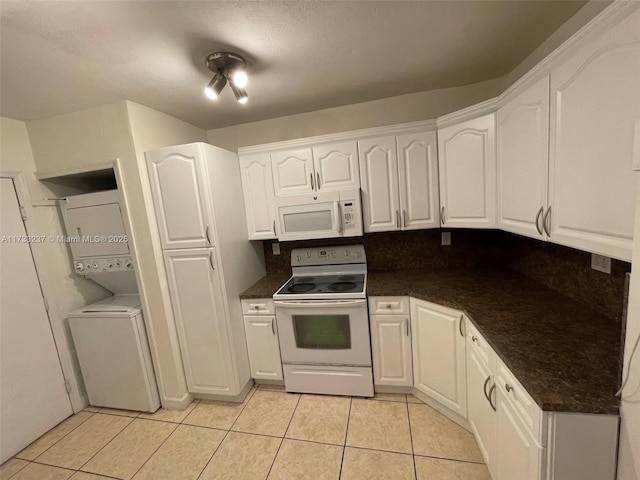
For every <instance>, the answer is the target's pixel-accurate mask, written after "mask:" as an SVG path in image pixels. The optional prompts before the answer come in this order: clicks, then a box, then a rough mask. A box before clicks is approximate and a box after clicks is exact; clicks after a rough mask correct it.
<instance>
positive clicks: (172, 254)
mask: <svg viewBox="0 0 640 480" xmlns="http://www.w3.org/2000/svg"><path fill="white" fill-rule="evenodd" d="M146 158H147V167H148V171H149V181H150V184H151V192H152V196H153V204H154V210H155V214H156V219H157V223H158V232H159V234H160V240H161V244H162V249H163V257H164V263H165V267H166V273H167V281H168V285H169V293H170V297H171V305H172V310H173V316H174V320H175V326H176V330H177V333H178V340H179V343H180V353H181V357H182V362H183V364H184V367H185V373H186V377H187V378H186V380H187V386H188V389H189V392H190V393H194V394H197V395H199V396H204V397H206V398H217V397H224V398H230V397H238V398H237V399H239V398H241V397H242V395H243V394H244V393H245V391H246V390H247V389H248V388H249V387H250V385H251V378H250V377H251V375H250V371H249V362H248V356H247V347H246V342H245V335H244V326H243V320H242V309H241V306H240V300H239V294H240V293H241V292H242V291H243V290H244V289H246V288H247V287H249V286H250V285H251V284H252V283H254V282H255V281H257V280H258V279H259V278H261V277H262V276H263V275H264V273H265V272H264V262H263V258H262V257H261V255H260V253H261V252H259V251H258V250H256V247H255V246H254V245H252V244H251V242H247V241H246V238H247V229H246V224H245V223H244V222H239V221H238V218H242V217H243V215H244V202H243V198H242V189H241V180H240V168H239V164H238V157H237V155H236V154H235V153H232V152H228V151H226V150H222V149H220V148H217V147H214V146H211V145H207V144H205V143H192V144H187V145H179V146H175V147H167V148H162V149H159V150H154V151H150V152H147V153H146Z"/></svg>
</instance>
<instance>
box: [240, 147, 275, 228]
mask: <svg viewBox="0 0 640 480" xmlns="http://www.w3.org/2000/svg"><path fill="white" fill-rule="evenodd" d="M240 174H241V176H242V193H243V195H244V208H245V213H246V217H247V231H248V233H249V240H268V239H272V238H276V213H275V199H274V194H273V173H272V171H271V158H270V156H269V154H268V153H262V154H256V155H247V156H243V157H241V158H240Z"/></svg>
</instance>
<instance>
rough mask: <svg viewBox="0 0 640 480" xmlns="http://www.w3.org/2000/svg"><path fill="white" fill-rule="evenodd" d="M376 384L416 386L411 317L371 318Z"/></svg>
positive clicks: (383, 316) (374, 316)
mask: <svg viewBox="0 0 640 480" xmlns="http://www.w3.org/2000/svg"><path fill="white" fill-rule="evenodd" d="M369 323H370V326H371V356H372V357H373V383H374V384H375V385H401V386H411V385H413V368H412V363H413V361H412V359H411V325H410V323H409V315H370V316H369Z"/></svg>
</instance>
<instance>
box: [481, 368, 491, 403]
mask: <svg viewBox="0 0 640 480" xmlns="http://www.w3.org/2000/svg"><path fill="white" fill-rule="evenodd" d="M489 380H491V375H489V376H488V377H487V379H486V380H485V381H484V385H483V386H482V393H484V398H486V399H487V400H488V401H489V402H491V400H489V394H488V393H487V384H488V383H489Z"/></svg>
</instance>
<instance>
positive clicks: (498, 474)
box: [492, 385, 544, 480]
mask: <svg viewBox="0 0 640 480" xmlns="http://www.w3.org/2000/svg"><path fill="white" fill-rule="evenodd" d="M496 402H497V429H496V447H497V448H496V461H495V464H496V468H495V469H493V471H492V474H493V475H494V478H495V479H496V480H513V479H514V478H517V479H521V480H541V479H543V478H544V477H542V476H541V475H542V474H543V473H544V472H543V470H542V466H541V465H542V454H543V449H542V447H540V446H539V445H538V444H537V442H536V441H535V440H534V439H533V437H532V435H531V433H530V432H529V431H528V430H527V429H526V427H525V426H524V424H523V423H522V422H521V420H520V418H519V417H518V414H517V413H516V411H515V409H514V408H513V407H512V406H511V404H510V403H509V400H508V399H507V397H506V393H505V392H504V390H503V389H502V386H500V385H498V388H497V390H496Z"/></svg>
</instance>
